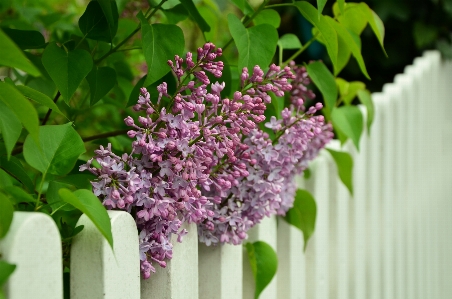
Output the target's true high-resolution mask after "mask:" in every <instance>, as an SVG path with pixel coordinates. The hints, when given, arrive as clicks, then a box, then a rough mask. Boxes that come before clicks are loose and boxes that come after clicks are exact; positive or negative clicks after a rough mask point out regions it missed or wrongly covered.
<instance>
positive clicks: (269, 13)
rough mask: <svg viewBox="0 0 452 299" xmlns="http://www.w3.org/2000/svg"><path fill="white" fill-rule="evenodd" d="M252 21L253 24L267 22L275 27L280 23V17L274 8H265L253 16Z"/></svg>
mask: <svg viewBox="0 0 452 299" xmlns="http://www.w3.org/2000/svg"><path fill="white" fill-rule="evenodd" d="M253 22H254V25H260V24H269V25H272V26H273V27H275V28H279V25H281V17H280V16H279V13H278V12H277V11H276V10H274V9H265V10H263V11H261V12H260V13H259V14H258V15H257V16H256V17H255V18H254V20H253Z"/></svg>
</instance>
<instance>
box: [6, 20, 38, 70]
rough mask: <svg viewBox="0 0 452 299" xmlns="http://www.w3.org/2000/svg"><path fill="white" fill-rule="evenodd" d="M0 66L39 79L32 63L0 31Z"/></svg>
mask: <svg viewBox="0 0 452 299" xmlns="http://www.w3.org/2000/svg"><path fill="white" fill-rule="evenodd" d="M0 45H1V47H0V65H4V66H9V67H15V68H18V69H21V70H22V71H24V72H26V73H29V74H30V75H32V76H35V77H39V76H40V75H41V73H40V72H39V70H38V69H37V68H36V67H35V66H34V65H33V63H31V62H30V60H28V58H27V57H25V55H24V53H23V52H22V50H20V49H19V47H18V46H17V45H16V44H15V43H14V42H13V41H12V40H11V39H10V38H9V37H8V36H7V35H6V34H5V33H4V32H3V30H2V29H0Z"/></svg>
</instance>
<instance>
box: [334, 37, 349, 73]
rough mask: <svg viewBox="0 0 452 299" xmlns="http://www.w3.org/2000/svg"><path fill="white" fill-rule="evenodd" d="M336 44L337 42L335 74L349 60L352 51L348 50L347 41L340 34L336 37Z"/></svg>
mask: <svg viewBox="0 0 452 299" xmlns="http://www.w3.org/2000/svg"><path fill="white" fill-rule="evenodd" d="M337 44H338V52H337V68H336V70H335V71H336V72H337V74H339V73H340V72H341V71H342V70H343V69H344V67H345V66H346V65H347V64H348V62H349V61H350V57H351V56H352V51H350V49H349V47H348V45H347V43H346V42H345V41H344V39H343V38H342V37H340V36H338V37H337Z"/></svg>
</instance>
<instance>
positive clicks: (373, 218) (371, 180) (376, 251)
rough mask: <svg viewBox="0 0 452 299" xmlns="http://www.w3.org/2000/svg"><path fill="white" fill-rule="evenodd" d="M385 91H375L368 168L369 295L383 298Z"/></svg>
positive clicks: (378, 298) (374, 298)
mask: <svg viewBox="0 0 452 299" xmlns="http://www.w3.org/2000/svg"><path fill="white" fill-rule="evenodd" d="M383 98H384V94H382V93H373V94H372V99H373V101H374V103H377V104H375V105H374V106H375V107H374V108H375V116H374V121H373V124H372V127H371V131H370V132H371V134H370V137H369V144H368V145H367V157H368V165H369V167H368V169H367V170H368V171H367V177H368V179H367V182H366V183H367V185H368V190H367V194H368V201H369V214H370V215H369V220H370V227H369V230H370V240H369V283H370V284H369V290H368V292H367V296H366V298H370V299H381V298H384V297H383V290H382V286H383V275H382V269H383V254H382V253H383V252H382V244H384V243H383V231H382V224H383V222H382V182H381V179H382V178H381V175H380V174H381V172H382V163H381V161H382V159H383V147H384V143H383V141H382V137H383V127H384V125H385V123H384V119H383V117H382V109H381V105H379V104H378V103H381V102H382V101H384V99H383Z"/></svg>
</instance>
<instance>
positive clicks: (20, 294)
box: [0, 212, 63, 299]
mask: <svg viewBox="0 0 452 299" xmlns="http://www.w3.org/2000/svg"><path fill="white" fill-rule="evenodd" d="M0 253H1V258H2V260H5V261H6V262H8V263H10V264H15V265H16V269H15V271H14V272H13V273H12V275H11V276H10V278H9V279H8V280H7V281H6V284H5V294H6V298H8V299H24V298H36V299H62V298H63V265H62V259H61V256H62V253H61V239H60V233H59V231H58V228H57V226H56V225H55V222H54V221H53V219H52V218H50V217H49V216H48V215H46V214H43V213H38V212H14V217H13V222H12V223H11V226H10V228H9V231H8V233H7V235H6V236H5V238H4V239H2V240H1V241H0Z"/></svg>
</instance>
